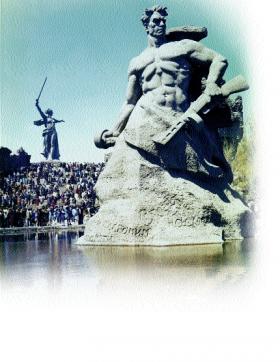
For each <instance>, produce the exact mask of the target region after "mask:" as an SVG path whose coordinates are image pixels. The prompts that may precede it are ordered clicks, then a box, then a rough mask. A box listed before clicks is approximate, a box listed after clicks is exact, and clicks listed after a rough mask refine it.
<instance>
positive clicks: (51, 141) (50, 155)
mask: <svg viewBox="0 0 280 362" xmlns="http://www.w3.org/2000/svg"><path fill="white" fill-rule="evenodd" d="M46 81H47V77H46V78H45V81H44V83H43V86H42V88H41V91H40V93H39V96H38V98H37V99H36V103H35V105H36V108H37V109H38V111H39V113H40V115H41V117H42V119H40V120H38V121H34V124H35V126H44V130H43V133H42V136H43V139H44V141H43V152H41V155H43V156H44V157H45V159H46V160H59V157H60V154H59V147H58V138H57V132H56V129H55V124H56V123H61V122H64V121H63V120H58V119H55V118H54V117H53V111H52V110H51V109H49V108H48V109H47V110H46V111H45V112H43V111H42V109H41V107H40V106H39V99H40V96H41V94H42V91H43V89H44V86H45V84H46Z"/></svg>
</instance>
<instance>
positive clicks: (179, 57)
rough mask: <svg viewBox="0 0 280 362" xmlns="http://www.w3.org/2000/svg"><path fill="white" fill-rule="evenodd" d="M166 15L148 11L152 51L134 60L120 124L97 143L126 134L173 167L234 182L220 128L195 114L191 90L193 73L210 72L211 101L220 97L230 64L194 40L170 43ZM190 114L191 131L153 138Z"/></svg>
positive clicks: (107, 144)
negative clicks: (161, 140)
mask: <svg viewBox="0 0 280 362" xmlns="http://www.w3.org/2000/svg"><path fill="white" fill-rule="evenodd" d="M166 16H167V11H166V8H165V7H161V6H155V7H153V8H151V9H146V10H145V13H144V15H143V17H142V19H141V20H142V22H143V25H144V27H145V29H146V32H147V35H148V47H147V48H146V49H145V50H144V51H143V52H142V53H141V54H140V55H139V56H137V57H135V58H134V59H132V61H131V62H130V65H129V70H128V87H127V95H126V101H125V103H124V105H123V107H122V110H121V114H120V117H119V121H118V123H117V125H116V126H115V127H114V129H113V130H111V131H104V132H103V134H102V136H101V138H100V139H99V140H98V141H97V142H96V145H97V146H99V147H103V148H107V147H110V146H112V145H114V144H115V142H116V139H117V138H118V137H119V136H120V134H121V133H123V137H124V139H125V141H126V143H127V144H129V145H131V146H132V147H136V148H137V149H139V150H140V152H142V153H143V154H145V153H147V157H150V158H151V157H152V158H153V159H154V160H155V162H160V163H161V164H162V165H163V166H165V167H166V168H168V169H177V170H185V171H187V172H189V173H191V174H196V175H201V174H204V175H207V176H211V177H215V178H226V179H227V181H228V182H230V181H232V173H231V169H230V167H229V165H228V163H227V161H226V160H225V157H224V155H223V151H222V147H221V142H220V139H219V136H218V132H217V127H215V125H214V124H212V125H210V127H208V126H207V125H206V123H205V122H203V116H202V118H201V115H200V114H199V113H197V112H195V110H193V111H192V112H191V107H190V106H191V102H192V101H194V100H195V99H194V94H192V92H191V86H192V84H191V83H192V79H193V73H194V69H195V68H199V67H204V68H205V67H207V68H208V75H207V77H206V79H204V90H203V92H204V94H206V95H208V96H209V99H210V100H211V101H212V100H214V99H218V98H219V96H220V94H221V89H220V87H219V85H218V84H219V83H220V82H221V80H222V77H223V74H224V72H225V70H226V68H227V65H228V63H227V60H226V59H225V57H223V56H222V55H220V54H218V53H217V52H215V51H213V50H211V49H209V48H207V47H205V46H204V45H202V44H201V43H199V42H197V41H194V40H190V39H183V40H180V41H169V39H168V38H167V36H166ZM201 87H202V85H201ZM187 110H188V111H189V112H188V122H187V123H186V127H184V128H183V129H182V130H181V131H180V132H178V133H177V134H176V137H173V139H172V140H171V141H170V142H168V144H166V145H164V146H162V145H160V144H157V143H156V142H155V141H154V138H155V137H154V136H156V135H157V134H159V133H162V132H163V131H165V130H168V129H170V128H172V125H173V124H174V122H176V119H178V118H179V117H181V116H182V115H183V114H184V113H185V112H186V111H187Z"/></svg>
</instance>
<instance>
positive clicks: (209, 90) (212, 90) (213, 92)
mask: <svg viewBox="0 0 280 362" xmlns="http://www.w3.org/2000/svg"><path fill="white" fill-rule="evenodd" d="M203 93H205V94H207V95H208V96H210V97H214V96H220V95H221V94H222V91H221V88H220V87H219V86H218V85H217V84H216V83H215V82H211V83H207V82H206V88H205V90H204V92H203Z"/></svg>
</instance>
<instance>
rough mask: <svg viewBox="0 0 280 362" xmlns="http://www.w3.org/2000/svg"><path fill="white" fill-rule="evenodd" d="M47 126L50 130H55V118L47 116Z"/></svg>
mask: <svg viewBox="0 0 280 362" xmlns="http://www.w3.org/2000/svg"><path fill="white" fill-rule="evenodd" d="M46 128H47V129H48V130H49V131H53V130H55V122H54V119H53V118H52V117H47V123H46Z"/></svg>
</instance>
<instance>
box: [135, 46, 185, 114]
mask: <svg viewBox="0 0 280 362" xmlns="http://www.w3.org/2000/svg"><path fill="white" fill-rule="evenodd" d="M187 48H188V44H187V43H186V42H185V41H181V42H173V43H166V44H163V45H162V46H161V47H159V48H154V47H150V48H147V49H146V50H145V51H144V52H143V53H141V54H140V55H139V56H138V57H137V58H135V59H134V61H133V63H134V64H133V65H132V67H133V68H134V70H136V74H137V76H138V79H139V81H140V84H141V88H142V92H143V96H142V98H141V102H142V103H146V102H149V103H150V104H151V103H152V104H156V105H159V106H162V107H168V108H171V109H173V110H176V111H181V112H184V111H185V110H186V109H187V108H188V107H189V94H188V90H189V84H190V76H191V64H190V63H189V61H188V59H187V58H188V57H187V52H188V49H187Z"/></svg>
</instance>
